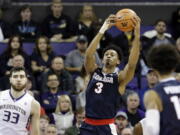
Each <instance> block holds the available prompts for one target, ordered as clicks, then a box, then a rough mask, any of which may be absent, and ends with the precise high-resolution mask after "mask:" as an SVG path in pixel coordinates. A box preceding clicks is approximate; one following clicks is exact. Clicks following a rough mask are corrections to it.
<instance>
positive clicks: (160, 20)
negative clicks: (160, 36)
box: [154, 19, 167, 26]
mask: <svg viewBox="0 0 180 135" xmlns="http://www.w3.org/2000/svg"><path fill="white" fill-rule="evenodd" d="M159 22H164V23H165V24H166V25H167V21H166V20H163V19H158V20H156V21H155V23H154V25H155V26H156V25H157V24H158V23H159Z"/></svg>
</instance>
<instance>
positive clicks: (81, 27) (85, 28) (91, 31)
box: [77, 4, 99, 43]
mask: <svg viewBox="0 0 180 135" xmlns="http://www.w3.org/2000/svg"><path fill="white" fill-rule="evenodd" d="M77 21H78V35H86V36H87V38H88V42H89V43H90V42H91V40H92V39H93V38H94V36H95V34H96V30H95V29H96V25H97V23H98V21H99V20H98V18H97V16H96V14H95V12H94V9H93V6H92V5H90V4H85V5H84V6H83V7H82V9H81V12H80V14H79V16H78V18H77Z"/></svg>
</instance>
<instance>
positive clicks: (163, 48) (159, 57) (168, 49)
mask: <svg viewBox="0 0 180 135" xmlns="http://www.w3.org/2000/svg"><path fill="white" fill-rule="evenodd" d="M179 59H180V56H179V53H178V51H177V49H176V48H175V47H174V46H173V45H170V44H167V45H164V44H163V45H159V46H154V47H152V48H151V49H150V50H149V53H148V64H149V66H150V67H152V68H153V69H155V70H157V71H158V72H159V74H160V75H167V74H170V73H171V72H173V71H174V70H175V69H176V66H177V64H178V62H179Z"/></svg>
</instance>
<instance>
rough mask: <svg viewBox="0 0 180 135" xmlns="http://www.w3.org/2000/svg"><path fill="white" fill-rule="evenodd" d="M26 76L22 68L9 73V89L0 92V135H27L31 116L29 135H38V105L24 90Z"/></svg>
mask: <svg viewBox="0 0 180 135" xmlns="http://www.w3.org/2000/svg"><path fill="white" fill-rule="evenodd" d="M26 83H27V74H26V72H25V69H24V68H22V67H16V68H13V69H12V70H11V72H10V84H11V89H9V90H5V91H2V92H0V135H27V134H28V131H27V129H26V127H27V126H28V122H29V118H30V116H31V135H39V119H40V105H39V103H38V102H37V101H36V100H35V99H34V98H33V97H32V96H31V95H30V94H28V92H27V91H26V90H25V88H26Z"/></svg>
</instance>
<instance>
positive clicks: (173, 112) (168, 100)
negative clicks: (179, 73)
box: [144, 44, 180, 135]
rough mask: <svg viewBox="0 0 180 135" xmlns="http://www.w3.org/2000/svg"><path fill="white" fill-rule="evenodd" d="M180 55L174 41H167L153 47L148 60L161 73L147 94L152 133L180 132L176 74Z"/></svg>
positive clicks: (171, 134)
mask: <svg viewBox="0 0 180 135" xmlns="http://www.w3.org/2000/svg"><path fill="white" fill-rule="evenodd" d="M179 59H180V56H179V53H178V52H177V50H176V49H175V47H174V46H173V45H164V44H163V45H160V46H155V47H153V48H152V49H151V50H150V51H149V55H148V63H149V64H150V66H151V67H152V68H153V69H154V70H156V71H157V73H158V75H159V84H157V85H156V86H155V88H154V90H149V91H147V93H145V96H144V104H145V107H146V109H147V112H146V119H147V122H146V126H147V130H148V131H147V132H148V133H149V134H150V135H180V83H179V82H178V81H177V80H176V79H175V78H174V77H173V74H172V73H173V72H174V70H175V69H176V65H177V63H178V61H179ZM160 112H161V113H160Z"/></svg>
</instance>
